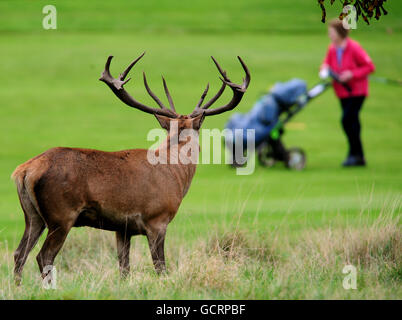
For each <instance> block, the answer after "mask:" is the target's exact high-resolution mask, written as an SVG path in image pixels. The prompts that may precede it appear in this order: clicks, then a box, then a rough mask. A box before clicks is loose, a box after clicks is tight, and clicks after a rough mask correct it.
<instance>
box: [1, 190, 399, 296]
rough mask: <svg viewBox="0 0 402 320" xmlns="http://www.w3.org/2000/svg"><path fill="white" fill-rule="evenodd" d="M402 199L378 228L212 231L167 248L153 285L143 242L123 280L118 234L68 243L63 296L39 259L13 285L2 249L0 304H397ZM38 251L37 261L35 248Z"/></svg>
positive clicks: (94, 234) (368, 223)
mask: <svg viewBox="0 0 402 320" xmlns="http://www.w3.org/2000/svg"><path fill="white" fill-rule="evenodd" d="M400 200H401V199H399V198H397V199H394V200H390V201H389V202H388V203H386V204H384V206H383V209H382V211H381V213H380V215H379V216H378V217H377V218H376V219H375V220H374V221H373V220H372V219H368V218H367V217H366V212H365V211H364V210H362V212H361V215H360V219H359V222H358V223H354V224H353V225H345V226H344V227H339V226H337V227H336V228H331V227H326V228H314V227H306V228H304V229H302V230H301V231H300V232H298V233H297V234H296V235H295V234H292V233H291V232H290V229H287V228H286V223H284V226H282V227H281V228H278V229H277V230H276V231H275V232H272V233H271V234H258V233H250V231H249V230H246V229H241V228H239V227H238V226H237V227H234V226H236V225H237V220H238V217H236V218H234V219H233V221H232V224H228V225H227V226H226V227H223V228H220V229H218V230H216V229H214V228H213V226H211V232H210V233H209V234H208V235H206V236H205V238H202V239H199V240H198V241H195V242H191V243H190V242H186V241H185V238H183V237H181V236H180V235H170V236H169V237H168V241H167V245H166V247H167V262H168V270H169V271H168V273H167V274H164V275H162V276H157V275H156V274H155V272H154V270H153V266H152V261H151V258H150V254H149V250H148V247H147V244H146V241H145V239H144V238H138V237H137V238H134V239H133V240H132V250H131V257H130V258H131V265H132V270H131V273H130V276H129V277H128V279H126V280H124V281H123V280H120V278H119V275H118V264H117V258H116V254H115V244H114V236H113V234H112V233H109V232H104V231H99V230H92V229H83V230H80V231H75V232H73V234H71V235H70V237H69V238H68V240H67V241H66V244H65V246H64V248H63V250H62V251H61V253H60V254H59V256H58V258H57V259H56V267H57V289H56V290H45V289H43V288H42V286H41V278H40V276H39V272H38V269H37V266H36V263H35V261H34V259H33V257H32V256H33V255H34V254H35V253H33V254H31V258H30V259H29V261H28V263H27V266H26V269H25V270H24V276H23V283H22V285H21V286H20V287H16V286H15V285H14V283H13V280H12V267H13V261H12V252H11V250H10V248H8V246H7V243H6V242H4V243H2V244H1V246H2V247H1V249H0V254H1V259H2V261H4V263H3V264H2V266H1V270H0V273H1V275H0V279H1V280H0V281H1V282H0V283H1V288H0V297H1V298H2V299H41V298H53V299H187V298H196V299H197V298H200V299H213V298H223V299H232V298H234V299H237V298H240V299H351V298H353V299H363V298H364V299H400V298H401V297H402V290H401V288H402V286H401V284H402V232H401V226H400V212H401V201H400ZM34 251H36V253H37V251H38V248H36V249H35V250H34ZM349 264H352V265H354V266H355V267H356V268H357V289H356V290H345V289H344V288H343V286H342V280H343V277H344V276H345V275H343V274H342V269H343V267H344V266H345V265H349Z"/></svg>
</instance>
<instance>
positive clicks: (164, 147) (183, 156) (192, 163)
mask: <svg viewBox="0 0 402 320" xmlns="http://www.w3.org/2000/svg"><path fill="white" fill-rule="evenodd" d="M157 151H158V152H159V153H160V154H164V155H166V160H167V164H166V165H167V166H168V167H169V171H170V172H171V174H173V176H174V177H175V179H176V180H177V183H178V185H179V186H180V187H181V189H182V192H183V197H184V196H185V194H186V193H187V191H188V189H189V188H190V185H191V181H192V179H193V177H194V174H195V170H196V167H197V162H198V154H199V151H200V145H199V140H198V133H197V134H196V135H195V136H192V137H191V138H188V139H186V140H185V141H180V140H179V139H178V134H177V133H174V132H172V133H169V135H168V136H167V138H166V139H165V140H164V141H163V142H162V144H161V145H160V146H159V148H158V149H157Z"/></svg>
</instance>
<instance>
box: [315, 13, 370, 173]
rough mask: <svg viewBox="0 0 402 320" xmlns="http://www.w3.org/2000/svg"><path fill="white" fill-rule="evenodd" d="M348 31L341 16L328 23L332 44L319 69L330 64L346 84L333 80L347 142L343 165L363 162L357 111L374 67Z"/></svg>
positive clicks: (364, 96) (365, 93)
mask: <svg viewBox="0 0 402 320" xmlns="http://www.w3.org/2000/svg"><path fill="white" fill-rule="evenodd" d="M348 33H349V30H348V29H345V28H344V27H343V25H342V21H341V20H339V19H335V20H332V21H331V22H330V23H329V27H328V36H329V38H330V40H331V44H330V45H329V48H328V52H327V55H326V57H325V59H324V62H323V64H322V65H321V72H325V71H326V70H328V68H330V69H331V70H332V71H333V72H335V73H336V74H338V75H339V80H340V81H341V82H342V83H344V84H346V85H347V86H348V87H349V90H347V88H345V85H342V83H339V82H335V81H334V82H333V87H334V90H335V94H336V95H337V97H338V98H339V99H340V102H341V106H342V126H343V130H344V131H345V134H346V137H347V139H348V142H349V153H348V156H347V158H346V160H345V161H344V162H343V163H342V165H343V166H345V167H350V166H364V165H366V161H365V158H364V153H363V146H362V142H361V139H360V121H359V112H360V110H361V108H362V105H363V102H364V100H365V98H366V96H367V95H368V75H369V74H370V73H371V72H373V71H374V69H375V68H374V64H373V62H372V61H371V59H370V57H369V56H368V54H367V53H366V52H365V51H364V50H363V48H362V47H361V46H360V45H359V43H357V42H356V41H354V40H352V39H350V38H348Z"/></svg>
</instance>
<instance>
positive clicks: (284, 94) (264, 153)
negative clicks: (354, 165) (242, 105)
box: [225, 70, 350, 170]
mask: <svg viewBox="0 0 402 320" xmlns="http://www.w3.org/2000/svg"><path fill="white" fill-rule="evenodd" d="M320 77H321V79H322V80H321V81H320V82H319V83H317V84H316V85H315V86H313V87H312V88H311V89H310V90H307V86H306V82H305V81H303V80H300V79H292V80H290V81H288V82H284V83H277V84H275V86H274V87H273V88H272V89H271V90H270V92H268V93H267V94H264V95H263V96H262V97H261V98H260V99H259V100H258V101H257V102H256V104H255V105H254V106H253V108H252V109H251V110H250V112H248V113H246V114H239V113H237V114H234V115H233V116H232V117H231V118H230V119H229V121H228V123H227V124H226V126H225V127H226V129H229V130H231V131H233V132H235V130H236V129H243V131H245V129H254V130H255V141H254V142H255V143H254V145H255V150H256V152H257V157H258V161H259V163H260V164H261V165H262V166H265V167H272V166H273V165H275V163H277V162H283V163H284V164H285V166H286V167H287V168H289V169H293V170H303V169H304V168H305V166H306V154H305V152H304V151H303V149H301V148H299V147H292V148H286V147H285V145H284V144H283V142H282V140H281V138H282V136H283V134H284V133H285V124H286V123H287V122H289V121H290V120H291V119H292V118H293V117H294V116H295V115H296V114H297V113H298V112H300V111H301V110H303V109H304V107H305V106H306V105H307V103H308V102H310V101H311V100H312V99H314V98H316V97H318V96H319V95H321V94H322V93H323V92H325V91H326V90H327V88H328V87H330V86H331V79H333V80H335V81H339V79H338V75H337V74H335V73H334V72H332V71H331V70H326V72H325V73H321V74H320ZM345 87H346V89H347V90H350V88H349V87H348V86H347V85H345ZM233 136H234V135H233V134H232V135H231V136H229V135H228V136H226V137H225V143H226V145H228V143H231V144H232V150H233V149H234V146H235V145H236V144H237V143H242V144H243V147H244V149H247V141H246V136H245V135H243V136H242V137H239V136H235V138H233ZM240 165H241V164H240V163H239V161H237V159H236V157H235V154H234V153H233V164H232V166H234V167H238V166H240Z"/></svg>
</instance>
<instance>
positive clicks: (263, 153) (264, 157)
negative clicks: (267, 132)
mask: <svg viewBox="0 0 402 320" xmlns="http://www.w3.org/2000/svg"><path fill="white" fill-rule="evenodd" d="M257 155H258V161H259V162H260V164H261V165H262V166H264V167H268V168H270V167H272V166H273V165H274V164H275V163H276V159H275V156H274V151H273V149H272V146H271V145H270V144H269V143H267V142H264V143H262V144H261V145H260V146H259V147H258V150H257Z"/></svg>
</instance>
